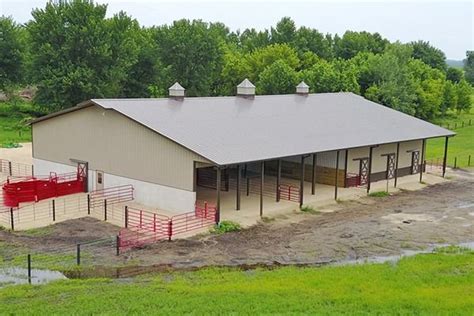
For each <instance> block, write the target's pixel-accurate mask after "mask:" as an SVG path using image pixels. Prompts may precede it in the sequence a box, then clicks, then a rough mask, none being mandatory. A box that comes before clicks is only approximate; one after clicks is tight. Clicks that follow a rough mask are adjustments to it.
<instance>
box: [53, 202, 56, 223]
mask: <svg viewBox="0 0 474 316" xmlns="http://www.w3.org/2000/svg"><path fill="white" fill-rule="evenodd" d="M52 203H53V222H55V221H56V200H53V201H52Z"/></svg>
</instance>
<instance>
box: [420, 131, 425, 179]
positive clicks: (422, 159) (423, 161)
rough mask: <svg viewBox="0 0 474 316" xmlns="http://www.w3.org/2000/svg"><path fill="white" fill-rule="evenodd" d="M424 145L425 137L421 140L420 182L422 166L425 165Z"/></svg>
mask: <svg viewBox="0 0 474 316" xmlns="http://www.w3.org/2000/svg"><path fill="white" fill-rule="evenodd" d="M425 145H426V139H423V141H422V142H421V162H420V182H422V181H423V168H424V167H425Z"/></svg>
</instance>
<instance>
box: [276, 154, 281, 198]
mask: <svg viewBox="0 0 474 316" xmlns="http://www.w3.org/2000/svg"><path fill="white" fill-rule="evenodd" d="M280 185H281V159H278V160H277V183H276V201H277V202H280Z"/></svg>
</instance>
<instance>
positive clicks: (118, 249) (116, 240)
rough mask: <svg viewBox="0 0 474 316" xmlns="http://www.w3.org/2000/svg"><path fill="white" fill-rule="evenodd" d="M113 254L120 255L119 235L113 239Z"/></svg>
mask: <svg viewBox="0 0 474 316" xmlns="http://www.w3.org/2000/svg"><path fill="white" fill-rule="evenodd" d="M115 254H116V255H117V256H118V255H120V235H117V237H116V238H115Z"/></svg>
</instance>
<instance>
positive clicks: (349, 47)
mask: <svg viewBox="0 0 474 316" xmlns="http://www.w3.org/2000/svg"><path fill="white" fill-rule="evenodd" d="M388 43H389V41H388V40H387V39H384V38H382V36H380V34H379V33H373V34H372V33H369V32H353V31H347V32H345V33H344V35H343V36H342V38H335V40H334V54H335V56H336V57H340V58H343V59H350V58H352V57H355V56H356V55H357V54H358V53H361V52H368V53H373V54H381V53H383V52H384V50H385V47H386V46H387V44H388Z"/></svg>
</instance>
